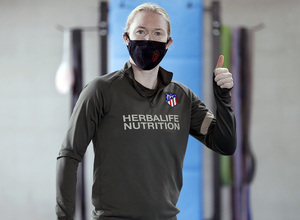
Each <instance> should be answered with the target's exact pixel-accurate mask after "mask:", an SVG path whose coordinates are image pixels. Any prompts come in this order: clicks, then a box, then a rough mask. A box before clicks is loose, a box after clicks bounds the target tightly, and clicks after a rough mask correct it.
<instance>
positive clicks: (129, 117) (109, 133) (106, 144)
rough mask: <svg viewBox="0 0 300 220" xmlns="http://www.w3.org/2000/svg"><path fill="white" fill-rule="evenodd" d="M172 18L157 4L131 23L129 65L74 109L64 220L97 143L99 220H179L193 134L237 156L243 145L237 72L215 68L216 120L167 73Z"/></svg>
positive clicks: (61, 180) (64, 169) (102, 80)
mask: <svg viewBox="0 0 300 220" xmlns="http://www.w3.org/2000/svg"><path fill="white" fill-rule="evenodd" d="M170 32H171V28H170V20H169V17H168V15H167V13H166V12H165V11H164V9H162V8H161V7H160V6H158V5H155V4H148V3H145V4H142V5H140V6H138V7H137V8H135V9H134V10H133V11H132V12H131V14H130V15H129V17H128V20H127V25H126V32H125V33H124V34H123V38H124V41H125V43H126V45H127V48H128V51H129V54H130V60H129V61H128V62H127V63H126V64H125V66H124V68H123V69H121V70H119V71H116V72H113V73H111V74H107V75H105V76H101V77H98V78H96V79H95V80H93V81H92V82H90V83H89V84H88V85H87V86H86V87H85V89H84V90H83V91H82V93H81V95H80V98H79V99H78V102H77V104H76V106H75V108H74V111H73V114H72V117H71V120H70V126H69V130H68V132H67V135H66V138H65V140H64V142H63V145H62V149H61V150H60V152H59V157H58V160H57V206H56V213H57V216H58V219H73V215H74V200H75V186H76V171H77V166H78V163H79V162H80V161H81V160H82V158H83V156H84V153H85V151H86V148H87V146H88V145H89V143H90V141H93V145H94V152H95V159H94V183H93V191H92V203H93V205H94V207H95V209H94V211H93V213H92V219H103V220H106V219H107V220H109V219H112V220H117V219H118V220H119V219H142V220H158V219H159V220H176V219H177V218H176V215H177V214H178V213H179V208H178V207H177V206H176V203H177V200H178V197H179V193H180V190H181V187H182V166H183V159H184V155H185V151H186V146H187V141H188V136H189V135H192V136H193V137H195V138H196V139H198V140H199V141H201V142H202V143H203V144H205V145H206V146H207V147H209V148H211V149H212V150H214V151H216V152H218V153H220V154H224V155H231V154H233V153H234V151H235V147H236V133H235V118H234V114H233V112H232V109H231V106H230V105H231V97H230V89H231V88H232V86H233V79H232V75H231V73H229V72H228V70H227V69H225V68H222V65H223V60H224V57H223V56H220V58H219V61H218V63H217V67H216V70H215V73H214V74H215V77H214V80H215V83H214V94H215V101H216V106H217V114H216V117H214V116H213V114H212V113H211V112H210V111H209V110H208V109H207V108H206V107H205V105H204V103H203V102H202V101H201V100H200V99H199V98H198V97H197V96H196V95H195V94H194V93H193V92H192V91H191V90H190V89H189V88H187V87H186V86H184V85H183V84H181V83H179V82H174V81H172V73H171V72H168V71H166V70H164V69H163V68H162V67H160V65H159V64H160V61H161V60H162V59H163V57H164V55H165V54H166V52H167V49H168V48H169V46H170V45H171V44H172V43H173V40H172V39H171V38H170Z"/></svg>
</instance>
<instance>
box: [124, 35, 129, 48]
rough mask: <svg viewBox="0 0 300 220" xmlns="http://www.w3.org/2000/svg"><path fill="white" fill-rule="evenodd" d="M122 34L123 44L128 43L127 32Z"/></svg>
mask: <svg viewBox="0 0 300 220" xmlns="http://www.w3.org/2000/svg"><path fill="white" fill-rule="evenodd" d="M122 36H123V39H124V42H125V44H126V45H128V43H129V39H128V37H127V34H126V33H123V35H122Z"/></svg>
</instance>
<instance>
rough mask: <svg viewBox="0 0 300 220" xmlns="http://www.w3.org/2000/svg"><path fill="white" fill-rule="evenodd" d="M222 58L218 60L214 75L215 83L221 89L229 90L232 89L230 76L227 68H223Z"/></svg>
mask: <svg viewBox="0 0 300 220" xmlns="http://www.w3.org/2000/svg"><path fill="white" fill-rule="evenodd" d="M223 63H224V56H223V55H221V56H220V57H219V59H218V62H217V66H216V69H215V71H214V74H215V82H216V83H217V85H218V86H220V88H222V89H231V88H232V87H233V78H232V74H231V73H230V72H229V71H228V69H227V68H223Z"/></svg>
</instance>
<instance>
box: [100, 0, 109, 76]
mask: <svg viewBox="0 0 300 220" xmlns="http://www.w3.org/2000/svg"><path fill="white" fill-rule="evenodd" d="M98 26H99V41H100V42H99V44H100V75H105V74H107V71H108V67H107V66H108V59H107V56H108V52H107V48H108V1H107V0H101V1H100V2H99V23H98Z"/></svg>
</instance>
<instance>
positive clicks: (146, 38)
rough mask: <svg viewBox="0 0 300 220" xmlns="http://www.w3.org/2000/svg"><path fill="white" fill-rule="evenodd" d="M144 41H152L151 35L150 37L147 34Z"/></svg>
mask: <svg viewBox="0 0 300 220" xmlns="http://www.w3.org/2000/svg"><path fill="white" fill-rule="evenodd" d="M145 40H153V37H152V35H151V34H147V35H146V36H145Z"/></svg>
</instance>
